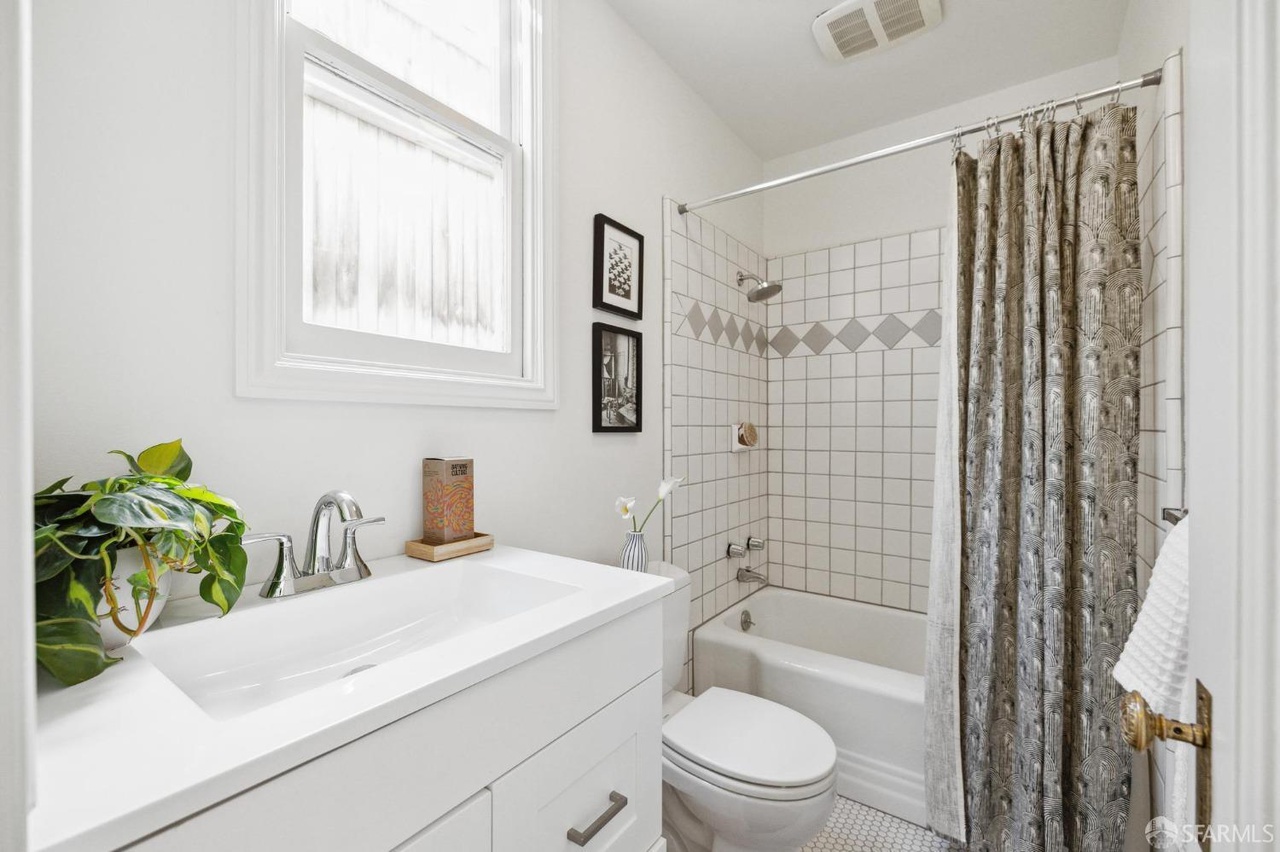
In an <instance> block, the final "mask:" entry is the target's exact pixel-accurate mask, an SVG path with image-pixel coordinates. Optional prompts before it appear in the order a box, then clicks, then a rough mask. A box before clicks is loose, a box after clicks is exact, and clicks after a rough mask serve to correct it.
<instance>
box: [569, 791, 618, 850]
mask: <svg viewBox="0 0 1280 852" xmlns="http://www.w3.org/2000/svg"><path fill="white" fill-rule="evenodd" d="M609 801H610V802H611V803H612V804H610V805H609V807H608V809H607V810H606V811H605V812H604V813H602V814H600V816H598V817H596V821H595V822H593V823H591V825H589V826H587V830H586V831H578V829H576V828H571V829H569V839H570V840H572V841H573V842H574V843H576V844H578V845H579V846H586V845H587V844H588V843H590V842H591V839H592V838H593V837H595V836H596V835H597V834H599V833H600V829H602V828H604V827H605V826H606V825H608V824H609V822H610V821H611V820H612V819H613V818H614V817H616V816H617V815H618V814H620V813H622V809H623V808H625V807H626V806H627V797H626V796H624V795H622V794H621V793H619V792H618V791H617V790H614V791H613V792H611V793H609Z"/></svg>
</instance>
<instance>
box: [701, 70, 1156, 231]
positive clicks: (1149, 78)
mask: <svg viewBox="0 0 1280 852" xmlns="http://www.w3.org/2000/svg"><path fill="white" fill-rule="evenodd" d="M1163 73H1164V72H1163V71H1162V70H1161V69H1159V68H1157V69H1156V70H1155V71H1148V72H1147V73H1146V74H1143V75H1142V76H1141V77H1138V78H1136V79H1133V80H1130V81H1128V82H1127V83H1116V84H1115V85H1114V86H1104V87H1103V88H1101V89H1094V90H1093V91H1092V92H1085V93H1083V94H1079V95H1073V96H1071V97H1069V98H1064V99H1063V100H1060V101H1057V102H1055V103H1052V104H1040V105H1039V106H1037V107H1034V108H1033V109H1032V110H1024V111H1022V112H1011V113H1009V114H1008V115H1002V116H1000V117H999V118H989V119H987V120H985V121H980V122H977V123H976V124H970V125H969V126H967V127H956V128H953V129H951V130H944V131H942V132H941V133H935V134H933V135H932V136H925V137H923V138H921V139H915V140H913V141H911V142H903V143H901V144H900V145H892V146H890V147H888V148H881V149H880V150H879V151H872V152H871V153H870V154H860V155H859V156H857V157H850V158H849V159H847V160H841V161H840V162H838V163H831V164H830V165H827V166H819V167H818V168H816V169H809V170H808V171H804V172H798V173H796V174H794V175H787V176H786V177H780V178H774V179H773V180H768V181H765V182H764V183H758V184H756V185H755V186H748V187H747V188H745V189H739V190H736V191H734V192H726V193H725V194H724V195H717V196H714V197H712V198H706V199H703V200H702V201H695V202H693V203H692V204H681V205H680V206H679V207H678V208H676V209H678V210H679V211H680V212H681V213H688V212H689V211H690V210H697V209H698V208H700V207H710V206H711V205H712V204H719V203H721V202H722V201H734V200H735V199H738V198H745V197H746V196H748V195H755V194H756V193H757V192H764V191H765V190H767V189H777V188H778V187H780V186H787V185H789V184H793V183H798V182H799V181H802V180H808V179H809V178H815V177H819V176H821V175H827V174H831V173H832V172H838V171H840V170H841V169H847V168H849V167H850V166H860V165H862V164H863V163H870V162H872V161H874V160H883V159H884V158H885V157H892V156H893V155H894V154H902V153H905V152H907V151H914V150H916V149H917V148H926V147H928V146H929V145H935V144H937V143H939V142H946V141H947V140H949V139H958V138H959V137H961V136H968V135H969V134H970V133H977V132H979V131H982V130H988V129H990V128H992V127H999V126H1000V125H1001V124H1004V123H1005V122H1007V121H1013V120H1014V119H1019V118H1022V117H1023V116H1024V115H1027V114H1028V113H1029V112H1039V111H1042V110H1045V109H1048V110H1050V111H1052V110H1056V109H1057V108H1058V107H1067V106H1071V105H1072V104H1076V105H1078V104H1080V103H1081V102H1082V101H1089V100H1093V99H1094V98H1101V97H1105V96H1106V95H1118V94H1120V93H1121V92H1124V91H1128V90H1129V89H1141V88H1144V87H1146V86H1158V85H1160V78H1161V76H1163Z"/></svg>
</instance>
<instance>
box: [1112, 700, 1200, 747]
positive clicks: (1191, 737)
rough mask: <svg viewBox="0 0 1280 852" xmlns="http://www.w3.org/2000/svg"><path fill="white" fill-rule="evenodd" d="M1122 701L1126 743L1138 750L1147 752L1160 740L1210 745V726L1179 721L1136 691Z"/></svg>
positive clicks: (1121, 722) (1123, 730) (1123, 728)
mask: <svg viewBox="0 0 1280 852" xmlns="http://www.w3.org/2000/svg"><path fill="white" fill-rule="evenodd" d="M1122 700H1123V702H1124V711H1123V714H1122V716H1121V719H1120V730H1121V732H1123V733H1124V739H1125V742H1127V743H1129V745H1131V746H1133V748H1134V749H1135V750H1136V751H1146V750H1147V748H1148V747H1149V746H1150V745H1151V743H1153V742H1155V741H1156V740H1157V739H1160V740H1179V741H1181V742H1184V743H1191V744H1192V745H1193V746H1196V747H1197V748H1205V747H1208V745H1209V726H1208V725H1206V724H1201V723H1199V722H1197V723H1195V724H1191V723H1188V722H1179V721H1178V720H1177V719H1170V718H1168V717H1167V716H1162V715H1161V714H1159V713H1156V712H1154V711H1153V710H1152V709H1151V706H1150V705H1149V704H1147V699H1145V698H1143V697H1142V695H1141V693H1139V692H1136V691H1134V692H1127V693H1125V696H1124V698H1123V699H1122Z"/></svg>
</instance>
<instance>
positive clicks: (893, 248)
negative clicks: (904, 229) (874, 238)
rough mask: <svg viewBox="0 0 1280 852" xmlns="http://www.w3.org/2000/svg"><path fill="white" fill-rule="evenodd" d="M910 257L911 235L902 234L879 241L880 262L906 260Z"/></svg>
mask: <svg viewBox="0 0 1280 852" xmlns="http://www.w3.org/2000/svg"><path fill="white" fill-rule="evenodd" d="M910 257H911V235H910V234H902V235H900V236H896V237H888V238H886V239H883V240H881V241H880V262H881V263H889V262H890V261H895V260H907V259H908V258H910Z"/></svg>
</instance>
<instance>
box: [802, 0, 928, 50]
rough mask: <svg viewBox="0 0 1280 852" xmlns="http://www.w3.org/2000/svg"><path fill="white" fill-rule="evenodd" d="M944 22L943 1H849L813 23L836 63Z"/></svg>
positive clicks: (880, 48)
mask: <svg viewBox="0 0 1280 852" xmlns="http://www.w3.org/2000/svg"><path fill="white" fill-rule="evenodd" d="M941 21H942V0H845V2H844V3H841V4H840V5H838V6H835V7H833V8H830V9H828V10H827V11H825V12H823V13H822V14H821V15H819V16H818V17H817V18H815V19H814V22H813V37H814V38H816V39H817V40H818V47H820V48H822V54H823V56H825V57H827V58H828V59H831V60H834V61H836V62H841V61H843V60H846V59H853V58H854V57H856V56H866V55H868V54H871V53H875V52H876V51H878V50H884V49H885V48H886V47H891V46H893V45H895V44H897V43H899V42H901V41H903V40H904V39H908V38H910V37H911V36H914V35H919V34H920V33H922V32H924V31H925V30H928V29H932V28H933V27H936V26H937V25H938V24H939V23H940V22H941Z"/></svg>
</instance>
